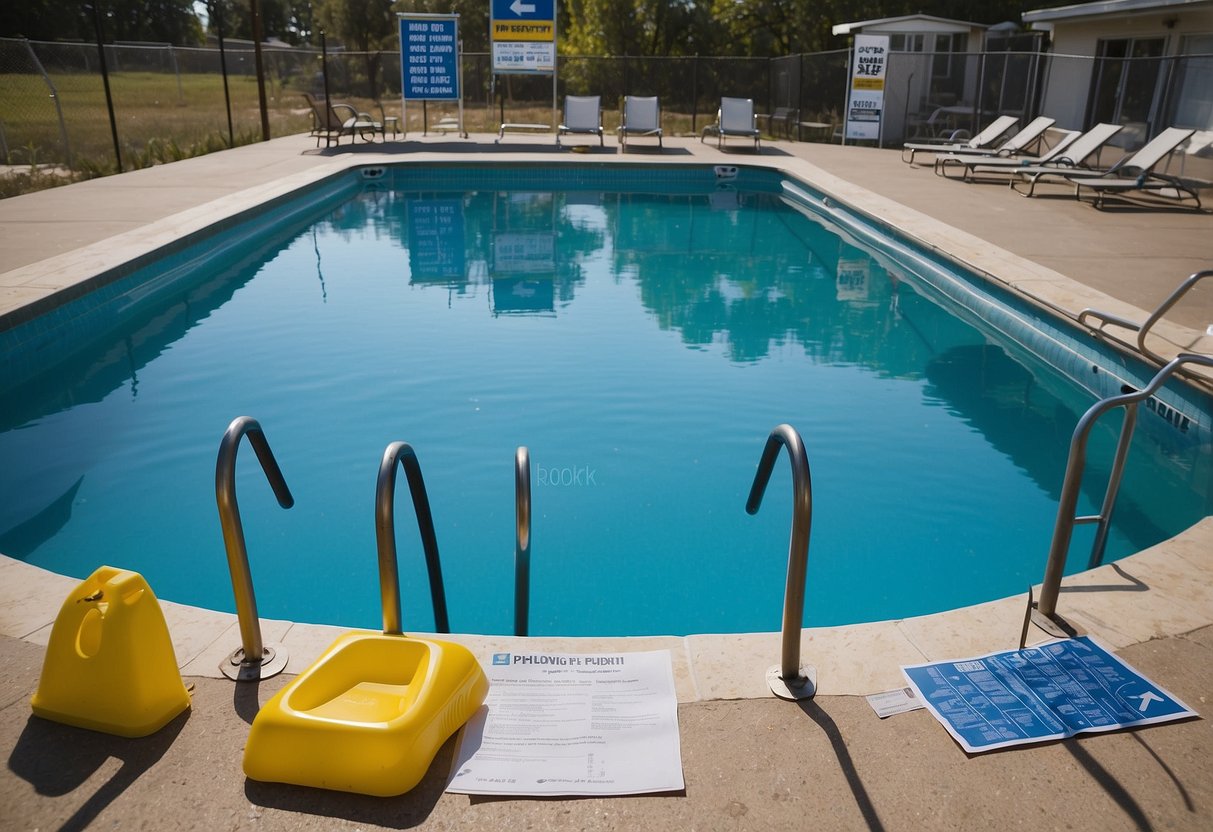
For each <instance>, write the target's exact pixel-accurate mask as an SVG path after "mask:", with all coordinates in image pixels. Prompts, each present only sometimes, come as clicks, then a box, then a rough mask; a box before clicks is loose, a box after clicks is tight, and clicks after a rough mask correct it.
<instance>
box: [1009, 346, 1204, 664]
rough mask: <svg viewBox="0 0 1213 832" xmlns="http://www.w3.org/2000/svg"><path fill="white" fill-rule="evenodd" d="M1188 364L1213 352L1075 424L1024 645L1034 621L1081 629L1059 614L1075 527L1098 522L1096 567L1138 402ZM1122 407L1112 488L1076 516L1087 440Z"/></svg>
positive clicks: (1179, 359)
mask: <svg viewBox="0 0 1213 832" xmlns="http://www.w3.org/2000/svg"><path fill="white" fill-rule="evenodd" d="M1143 337H1144V336H1143ZM1186 364H1199V365H1201V366H1204V367H1211V368H1213V356H1208V355H1196V354H1191V353H1182V354H1180V355H1178V356H1176V357H1175V358H1174V359H1172V360H1171V361H1169V362H1168V363H1167V364H1165V365H1164V366H1163V368H1162V369H1161V370H1159V371H1158V373H1157V374H1155V376H1154V378H1152V379H1151V380H1150V382H1149V384H1147V385H1146V386H1145V387H1143V388H1142V389H1141V390H1133V389H1132V388H1129V387H1126V388H1124V391H1123V392H1122V393H1121V394H1120V395H1118V396H1109V397H1108V398H1105V399H1102V400H1100V401H1098V402H1096V403H1095V404H1094V405H1092V406H1091V408H1090V409H1089V410H1087V412H1086V413H1084V414H1083V416H1082V418H1080V419H1079V420H1078V425H1077V426H1076V427H1075V428H1074V435H1073V437H1072V438H1071V440H1070V453H1069V457H1068V458H1067V460H1066V473H1065V477H1064V479H1063V480H1062V486H1061V499H1060V502H1059V504H1058V507H1057V522H1056V524H1055V525H1054V527H1053V540H1052V543H1051V544H1050V546H1049V559H1048V562H1047V563H1046V565H1045V574H1044V579H1043V581H1042V585H1041V590H1040V600H1039V601H1034V600H1033V599H1032V597H1031V592H1029V597H1028V614H1027V615H1025V617H1024V626H1023V632H1022V633H1021V635H1020V646H1021V647H1022V646H1023V645H1024V643H1025V642H1026V639H1027V627H1028V621H1029V620H1031V621H1032V622H1033V623H1035V624H1036V625H1037V626H1038V627H1040V628H1041V629H1042V630H1044V631H1045V632H1047V633H1049V634H1050V635H1054V636H1057V637H1059V638H1065V637H1067V636H1072V635H1074V634H1075V633H1076V632H1077V629H1076V628H1075V627H1074V626H1073V625H1071V624H1070V623H1069V622H1067V621H1066V620H1065V619H1064V618H1062V617H1061V616H1060V615H1059V614H1058V613H1057V597H1058V594H1059V593H1060V592H1061V579H1062V577H1063V575H1064V573H1065V568H1066V559H1067V557H1068V555H1069V551H1070V541H1071V538H1072V537H1073V534H1074V526H1076V525H1078V524H1085V523H1096V524H1098V526H1097V528H1096V530H1095V539H1094V541H1093V542H1092V544H1091V554H1090V557H1089V558H1088V561H1087V568H1088V569H1094V568H1095V567H1097V566H1099V565H1100V564H1101V563H1102V562H1103V555H1104V548H1105V547H1106V546H1107V542H1108V530H1109V526H1110V524H1111V521H1112V512H1113V509H1115V507H1116V498H1117V495H1118V494H1119V492H1120V481H1121V478H1122V477H1123V476H1124V467H1125V458H1126V457H1127V456H1128V453H1129V446H1130V444H1131V443H1132V440H1133V431H1134V429H1135V428H1136V426H1137V408H1138V405H1140V404H1141V402H1143V401H1145V400H1147V399H1149V398H1150V397H1151V396H1153V395H1154V393H1155V391H1157V390H1158V388H1160V387H1162V385H1163V384H1164V383H1165V382H1166V381H1167V379H1169V378H1170V377H1171V376H1172V375H1174V374H1175V373H1176V372H1177V371H1178V370H1179V369H1180V368H1181V367H1183V366H1184V365H1186ZM1121 407H1123V408H1124V409H1125V417H1124V421H1123V422H1122V423H1121V427H1120V438H1119V440H1118V441H1117V444H1116V455H1115V456H1114V457H1113V460H1112V470H1111V472H1110V473H1109V476H1108V486H1107V489H1106V491H1105V492H1104V498H1103V504H1102V506H1101V508H1100V511H1099V514H1093V515H1086V516H1075V511H1076V510H1077V506H1078V490H1079V487H1080V486H1081V485H1082V476H1083V471H1084V469H1085V468H1086V460H1087V440H1088V439H1089V438H1090V434H1091V429H1092V428H1093V427H1094V425H1095V423H1096V422H1097V421H1099V418H1100V417H1101V416H1103V415H1104V414H1105V413H1107V412H1108V411H1110V410H1114V409H1116V408H1121Z"/></svg>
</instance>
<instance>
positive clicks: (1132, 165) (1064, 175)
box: [1011, 127, 1200, 208]
mask: <svg viewBox="0 0 1213 832" xmlns="http://www.w3.org/2000/svg"><path fill="white" fill-rule="evenodd" d="M1195 132H1196V131H1195V130H1191V129H1188V128H1184V127H1168V128H1167V129H1166V130H1163V131H1162V132H1161V133H1159V134H1158V135H1157V136H1155V137H1154V138H1153V139H1151V140H1150V141H1149V142H1147V143H1146V144H1145V145H1144V146H1142V147H1141V148H1140V149H1139V150H1137V151H1136V152H1134V153H1132V154H1130V155H1128V156H1126V157H1124V158H1123V159H1121V160H1120V161H1119V162H1117V163H1116V164H1114V165H1112V166H1111V167H1110V168H1106V169H1104V170H1082V171H1079V170H1065V169H1058V170H1053V169H1048V170H1045V169H1032V168H1027V169H1024V170H1020V171H1017V172H1016V178H1015V179H1012V180H1011V187H1012V188H1015V190H1016V191H1019V193H1021V194H1023V195H1024V196H1032V194H1033V193H1035V190H1036V183H1037V182H1039V181H1040V180H1041V179H1050V178H1057V179H1062V180H1064V181H1065V182H1066V183H1067V184H1071V185H1074V196H1075V197H1076V198H1078V199H1082V189H1083V188H1087V189H1089V190H1091V191H1094V193H1095V205H1096V207H1101V206H1102V204H1103V197H1104V196H1105V195H1106V194H1107V193H1113V194H1115V195H1117V196H1128V197H1130V198H1132V197H1133V196H1134V195H1135V192H1140V193H1141V195H1144V196H1146V197H1148V198H1157V199H1162V200H1164V201H1165V202H1167V203H1172V204H1173V203H1176V202H1178V203H1179V204H1183V202H1184V201H1185V200H1187V199H1191V200H1192V201H1193V202H1195V207H1196V208H1200V195H1199V193H1198V192H1197V191H1195V190H1193V189H1192V188H1189V187H1187V186H1186V185H1184V184H1183V183H1182V182H1181V181H1180V180H1179V179H1178V178H1176V177H1173V176H1166V175H1164V174H1161V173H1155V172H1154V167H1155V165H1157V164H1158V163H1159V162H1161V161H1162V160H1163V159H1165V158H1166V157H1168V156H1170V155H1171V154H1172V153H1174V152H1175V150H1176V149H1177V148H1178V147H1179V146H1180V145H1181V144H1183V143H1184V142H1185V141H1187V140H1188V139H1189V138H1190V137H1191V136H1192V134H1193V133H1195ZM1020 180H1023V181H1026V182H1028V183H1029V187H1028V190H1027V191H1020V190H1019V188H1016V187H1015V186H1016V184H1017V183H1018V182H1019V181H1020ZM1157 199H1151V201H1155V202H1156V201H1157Z"/></svg>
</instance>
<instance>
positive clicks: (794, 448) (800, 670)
mask: <svg viewBox="0 0 1213 832" xmlns="http://www.w3.org/2000/svg"><path fill="white" fill-rule="evenodd" d="M780 445H782V446H783V447H785V448H787V449H788V459H789V461H790V462H791V463H792V534H791V539H790V540H789V542H788V579H787V586H786V588H785V590H784V596H783V655H782V662H781V664H779V665H775V666H773V667H771V668H770V669H768V670H767V677H766V678H767V684H768V685H769V686H770V688H771V692H772V693H773V694H775V695H776V696H778V697H779V698H780V699H790V700H797V699H810V698H812V696H813V695H814V694H815V693H817V670H816V669H815V668H813V667H812V666H811V665H802V664H801V663H800V630H801V626H802V624H803V622H804V583H805V575H806V573H807V571H808V560H809V532H810V530H811V528H812V525H813V486H812V478H811V477H810V475H809V458H808V455H807V454H806V453H805V450H804V442H802V441H801V439H800V434H799V433H797V432H796V429H795V428H794V427H792V426H791V425H787V424H784V425H779V426H778V427H776V428H775V429H774V430H773V431H771V433H770V435H769V436H768V437H767V444H766V447H764V448H763V450H762V458H761V459H760V460H759V461H758V470H757V471H756V472H755V473H754V484H753V485H752V486H751V487H750V497H749V499H748V500H746V504H745V510H746V512H747V513H748V514H757V513H758V509H759V507H760V506H761V505H762V496H763V494H764V493H765V492H766V490H767V483H768V482H770V480H771V471H772V470H773V469H774V467H775V459H776V457H778V456H779V447H780Z"/></svg>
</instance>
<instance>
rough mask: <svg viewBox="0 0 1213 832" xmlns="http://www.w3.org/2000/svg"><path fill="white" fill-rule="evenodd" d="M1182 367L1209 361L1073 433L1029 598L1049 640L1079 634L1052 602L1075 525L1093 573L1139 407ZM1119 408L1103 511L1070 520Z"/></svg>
mask: <svg viewBox="0 0 1213 832" xmlns="http://www.w3.org/2000/svg"><path fill="white" fill-rule="evenodd" d="M1197 276H1198V275H1194V276H1193V277H1197ZM1185 364H1199V365H1201V366H1203V367H1210V368H1213V356H1208V355H1196V354H1192V353H1181V354H1179V355H1178V356H1176V357H1175V358H1174V359H1172V360H1171V361H1170V362H1168V363H1167V364H1166V365H1165V366H1164V367H1163V368H1162V369H1161V370H1159V371H1158V373H1157V374H1155V376H1154V378H1152V379H1151V380H1150V383H1149V384H1147V385H1146V386H1145V387H1143V388H1142V389H1141V390H1132V389H1126V390H1125V392H1124V393H1122V394H1121V395H1119V396H1109V397H1108V398H1106V399H1101V400H1100V401H1098V402H1096V403H1095V404H1094V405H1092V406H1091V408H1090V409H1089V410H1087V412H1086V413H1084V414H1083V416H1082V418H1081V419H1079V420H1078V425H1077V426H1076V427H1075V428H1074V435H1073V437H1072V438H1071V440H1070V454H1069V457H1068V459H1067V461H1066V473H1065V478H1064V479H1063V480H1062V486H1061V499H1060V501H1059V503H1058V506H1057V522H1056V524H1055V525H1054V527H1053V541H1052V544H1051V545H1050V547H1049V560H1048V563H1047V564H1046V566H1045V574H1044V579H1043V581H1042V586H1041V590H1040V601H1039V602H1033V600H1032V593H1031V591H1029V593H1028V612H1029V614H1030V616H1031V620H1032V622H1033V623H1034V624H1036V626H1038V627H1040V628H1041V629H1042V630H1044V631H1045V632H1047V633H1049V635H1052V636H1056V637H1058V638H1068V637H1073V636H1074V635H1077V634H1078V633H1079V631H1078V629H1077V628H1076V627H1074V626H1073V625H1072V624H1071V623H1069V622H1067V621H1066V620H1065V619H1064V618H1062V617H1061V616H1060V615H1059V614H1058V612H1057V596H1058V594H1059V593H1060V591H1061V579H1062V576H1063V575H1064V573H1065V568H1066V558H1067V556H1068V554H1069V551H1070V540H1071V537H1072V536H1073V533H1074V526H1075V525H1076V524H1079V523H1097V524H1098V526H1097V528H1096V530H1095V539H1094V541H1093V542H1092V544H1091V554H1090V557H1089V558H1088V560H1087V569H1094V568H1095V567H1097V566H1099V565H1100V564H1101V563H1103V555H1104V547H1105V546H1106V545H1107V542H1108V529H1109V526H1110V525H1111V522H1112V511H1113V509H1114V508H1115V507H1116V497H1117V495H1118V493H1119V491H1120V481H1121V478H1122V477H1123V476H1124V468H1125V457H1126V456H1128V453H1129V445H1130V444H1131V443H1132V440H1133V431H1134V429H1135V428H1136V426H1137V408H1138V405H1140V404H1141V402H1143V401H1145V400H1147V399H1149V398H1150V397H1151V396H1153V395H1154V393H1155V391H1157V390H1158V388H1160V387H1162V385H1163V383H1164V382H1166V380H1167V379H1169V378H1170V377H1171V376H1172V375H1174V374H1175V373H1176V372H1177V371H1178V370H1179V369H1180V368H1181V367H1183V366H1184V365H1185ZM1118 407H1123V408H1124V409H1125V417H1124V421H1123V422H1122V423H1121V427H1120V439H1119V441H1118V442H1117V444H1116V456H1115V457H1114V458H1113V460H1112V470H1111V472H1110V473H1109V475H1108V487H1107V490H1106V491H1105V492H1104V498H1103V505H1102V507H1101V508H1100V511H1099V514H1092V515H1087V516H1075V511H1076V510H1077V506H1078V489H1079V487H1080V486H1081V485H1082V475H1083V470H1084V468H1085V467H1086V461H1087V440H1088V439H1089V438H1090V435H1091V428H1092V427H1094V425H1095V423H1096V422H1097V421H1098V420H1099V418H1100V417H1101V416H1103V415H1104V414H1105V413H1107V412H1108V411H1109V410H1113V409H1115V408H1118ZM789 580H790V579H789ZM1026 639H1027V620H1026V617H1025V622H1024V629H1023V632H1022V634H1021V636H1020V645H1019V646H1020V648H1021V649H1022V648H1023V646H1024V643H1025V642H1026Z"/></svg>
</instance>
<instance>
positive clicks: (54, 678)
mask: <svg viewBox="0 0 1213 832" xmlns="http://www.w3.org/2000/svg"><path fill="white" fill-rule="evenodd" d="M30 704H31V706H32V707H33V710H34V714H36V715H37V716H40V717H42V718H43V719H50V720H53V721H55V722H63V723H66V724H68V725H75V726H77V727H80V728H90V729H92V730H94V731H104V732H105V733H107V734H117V735H118V736H122V737H144V736H147V735H148V734H152V733H154V732H156V731H158V730H160V729H161V728H163V727H164V726H165V725H167V724H168V723H169V722H170V721H171V720H172V719H173V717H175V716H177V714H179V713H181V712H182V711H184V710H185V709H186V708H188V707H189V706H190V696H189V692H188V691H186V689H185V683H184V682H182V681H181V674H180V673H179V672H178V670H177V657H176V654H175V653H174V652H173V642H172V639H171V638H170V637H169V632H168V625H167V624H166V623H165V621H164V613H163V612H162V611H161V609H160V603H159V602H158V601H157V600H156V596H155V595H154V594H153V593H152V588H151V587H150V586H148V583H147V581H146V580H144V578H143V576H142V575H140V574H139V573H138V572H131V571H128V570H125V569H116V568H114V567H112V566H102V567H101V568H100V569H98V570H97V571H96V572H94V573H93V574H92V575H90V576H89V577H88V578H86V579H85V580H84V581H82V582H81V583H80V585H79V586H77V587H76V588H75V589H74V590H73V591H72V592H71V594H70V595H68V597H67V600H66V601H64V602H63V606H62V608H60V610H59V615H58V616H57V617H56V618H55V624H54V626H53V627H52V628H51V639H50V643H49V644H47V646H46V658H45V659H44V660H43V663H42V676H41V677H40V678H39V680H38V691H37V693H35V694H34V697H33V699H32V700H31V701H30Z"/></svg>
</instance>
